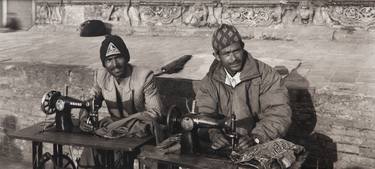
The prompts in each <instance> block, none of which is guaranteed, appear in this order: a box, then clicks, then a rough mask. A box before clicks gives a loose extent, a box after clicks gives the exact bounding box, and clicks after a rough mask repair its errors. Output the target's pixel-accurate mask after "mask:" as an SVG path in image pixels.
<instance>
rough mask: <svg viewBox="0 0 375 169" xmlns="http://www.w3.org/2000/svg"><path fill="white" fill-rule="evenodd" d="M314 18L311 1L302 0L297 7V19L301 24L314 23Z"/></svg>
mask: <svg viewBox="0 0 375 169" xmlns="http://www.w3.org/2000/svg"><path fill="white" fill-rule="evenodd" d="M313 18H314V8H313V6H312V4H311V2H309V1H301V2H300V3H299V5H298V8H297V17H296V20H295V21H297V22H298V23H301V24H309V23H312V21H313Z"/></svg>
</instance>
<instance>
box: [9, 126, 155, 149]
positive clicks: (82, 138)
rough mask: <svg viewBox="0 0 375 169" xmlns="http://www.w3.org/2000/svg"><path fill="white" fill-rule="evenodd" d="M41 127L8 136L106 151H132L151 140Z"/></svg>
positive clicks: (33, 127)
mask: <svg viewBox="0 0 375 169" xmlns="http://www.w3.org/2000/svg"><path fill="white" fill-rule="evenodd" d="M43 126H44V125H43V124H42V123H38V124H35V125H33V126H30V127H27V128H24V129H21V130H17V131H14V132H9V133H8V136H9V137H13V138H17V139H22V140H30V141H36V142H47V143H54V144H60V145H77V146H84V147H92V148H99V149H108V150H114V149H116V150H123V151H134V150H135V149H138V148H139V147H141V146H143V145H144V144H146V143H147V142H149V141H151V140H152V139H153V137H151V136H150V137H146V138H125V137H124V138H119V139H106V138H102V137H99V136H96V135H92V134H88V133H83V132H79V131H74V132H61V131H56V130H54V129H50V130H47V131H43Z"/></svg>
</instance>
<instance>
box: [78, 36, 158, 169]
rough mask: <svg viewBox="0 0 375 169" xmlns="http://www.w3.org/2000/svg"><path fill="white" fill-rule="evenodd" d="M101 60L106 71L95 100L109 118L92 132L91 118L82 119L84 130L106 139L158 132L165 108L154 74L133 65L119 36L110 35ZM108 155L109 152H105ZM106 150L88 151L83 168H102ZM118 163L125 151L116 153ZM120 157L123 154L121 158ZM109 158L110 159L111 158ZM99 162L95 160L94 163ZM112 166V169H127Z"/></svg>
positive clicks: (93, 93) (102, 72)
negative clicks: (102, 105)
mask: <svg viewBox="0 0 375 169" xmlns="http://www.w3.org/2000/svg"><path fill="white" fill-rule="evenodd" d="M100 59H101V62H102V65H103V69H101V70H99V71H98V74H97V78H96V81H95V82H94V87H93V88H92V91H91V97H92V98H94V99H95V100H96V102H98V103H101V102H103V101H104V102H105V103H106V105H107V109H108V113H109V116H108V117H105V118H103V119H101V120H100V122H99V129H96V130H95V131H90V130H92V126H90V124H88V123H87V122H86V121H87V115H83V117H82V118H81V123H80V128H81V130H83V131H87V132H95V134H96V135H99V136H102V137H105V138H119V137H124V136H125V137H145V136H149V135H151V134H155V133H154V131H155V130H154V127H155V126H154V125H157V124H156V122H157V121H158V119H159V117H160V116H161V111H162V105H161V101H160V97H159V92H158V89H157V87H156V85H155V81H154V75H153V72H152V71H150V70H148V69H146V68H142V67H139V66H135V65H132V64H129V59H130V55H129V51H128V48H127V47H126V45H125V43H124V41H123V40H122V39H121V38H120V37H119V36H116V35H107V36H106V37H105V39H104V41H103V42H102V45H101V47H100ZM104 153H106V154H107V156H108V152H106V151H104ZM101 154H103V151H101V150H93V149H85V150H84V152H83V154H82V157H81V161H80V167H81V168H101V166H100V165H102V164H103V161H104V160H105V158H104V157H103V155H101ZM113 154H114V155H113V157H112V158H114V159H115V160H122V159H124V158H123V157H121V152H119V151H115V152H114V153H113ZM119 154H120V155H119ZM107 158H108V157H107ZM94 159H95V160H94ZM116 164H119V165H120V166H112V168H121V167H124V165H126V164H123V163H121V162H120V163H118V162H116Z"/></svg>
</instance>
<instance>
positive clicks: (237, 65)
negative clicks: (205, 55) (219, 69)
mask: <svg viewBox="0 0 375 169" xmlns="http://www.w3.org/2000/svg"><path fill="white" fill-rule="evenodd" d="M215 57H216V59H217V60H218V61H220V62H221V64H223V66H224V67H225V69H226V70H227V71H228V72H229V73H230V74H231V75H234V74H236V73H237V72H240V71H241V70H242V67H243V65H244V63H245V50H244V49H243V47H242V45H241V44H240V43H233V44H231V45H229V46H228V47H226V48H224V49H222V50H220V51H219V52H218V53H217V54H216V55H215Z"/></svg>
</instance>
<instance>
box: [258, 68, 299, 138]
mask: <svg viewBox="0 0 375 169" xmlns="http://www.w3.org/2000/svg"><path fill="white" fill-rule="evenodd" d="M259 66H260V68H259V69H260V70H263V72H262V83H261V86H260V100H259V101H260V112H259V115H258V118H259V121H258V122H257V123H256V126H255V128H254V129H253V130H252V131H251V133H252V134H253V135H255V136H257V137H258V139H260V140H261V142H267V141H269V140H273V139H276V138H279V137H284V136H285V135H286V133H287V130H288V128H289V126H290V124H291V115H292V111H291V109H290V107H289V97H288V91H287V89H286V87H285V86H284V85H283V84H281V76H280V75H279V74H278V73H277V72H276V71H275V70H273V69H272V68H271V67H269V66H267V65H265V64H261V63H260V65H259Z"/></svg>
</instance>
